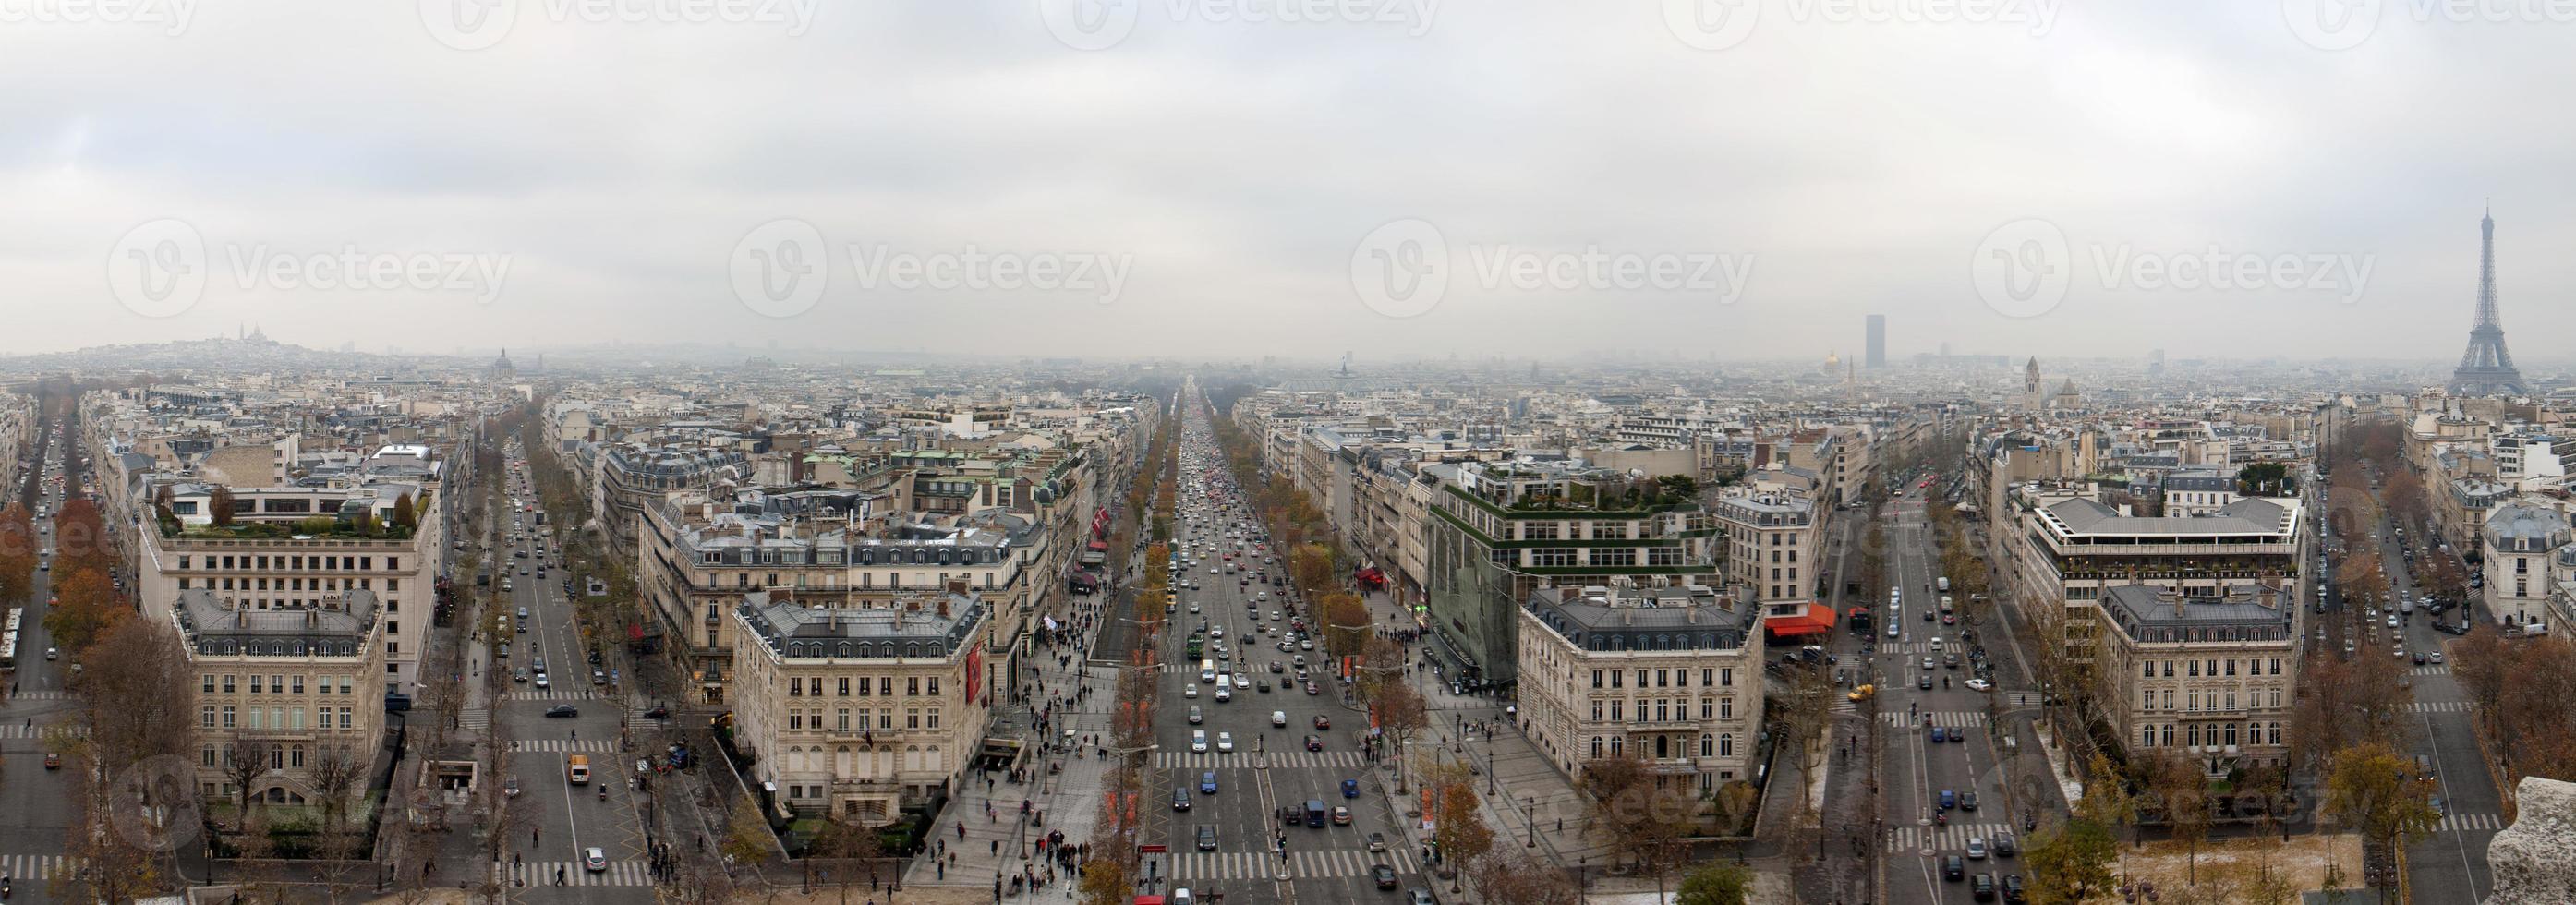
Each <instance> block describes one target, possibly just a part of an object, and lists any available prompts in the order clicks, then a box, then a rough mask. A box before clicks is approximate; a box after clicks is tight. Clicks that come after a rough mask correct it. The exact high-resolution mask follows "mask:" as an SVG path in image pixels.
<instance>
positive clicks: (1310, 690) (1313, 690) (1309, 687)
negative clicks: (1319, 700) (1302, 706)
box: [1306, 682, 1324, 694]
mask: <svg viewBox="0 0 2576 905" xmlns="http://www.w3.org/2000/svg"><path fill="white" fill-rule="evenodd" d="M1306 693H1307V694H1322V693H1324V690H1323V689H1321V688H1317V687H1315V683H1313V682H1308V683H1306Z"/></svg>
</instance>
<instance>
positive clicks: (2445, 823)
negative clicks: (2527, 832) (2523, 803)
mask: <svg viewBox="0 0 2576 905" xmlns="http://www.w3.org/2000/svg"><path fill="white" fill-rule="evenodd" d="M2501 829H2504V818H2502V817H2499V816H2497V815H2494V814H2453V815H2450V816H2448V817H2444V818H2442V819H2441V820H2439V821H2437V822H2435V823H2434V824H2433V831H2434V832H2436V833H2465V832H2470V831H2473V830H2501Z"/></svg>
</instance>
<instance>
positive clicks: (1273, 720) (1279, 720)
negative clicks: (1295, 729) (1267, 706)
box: [1270, 710, 1288, 726]
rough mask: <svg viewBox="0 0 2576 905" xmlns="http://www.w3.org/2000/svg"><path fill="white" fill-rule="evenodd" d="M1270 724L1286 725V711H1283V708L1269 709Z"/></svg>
mask: <svg viewBox="0 0 2576 905" xmlns="http://www.w3.org/2000/svg"><path fill="white" fill-rule="evenodd" d="M1270 725H1273V726H1286V725H1288V711H1285V710H1273V711H1270Z"/></svg>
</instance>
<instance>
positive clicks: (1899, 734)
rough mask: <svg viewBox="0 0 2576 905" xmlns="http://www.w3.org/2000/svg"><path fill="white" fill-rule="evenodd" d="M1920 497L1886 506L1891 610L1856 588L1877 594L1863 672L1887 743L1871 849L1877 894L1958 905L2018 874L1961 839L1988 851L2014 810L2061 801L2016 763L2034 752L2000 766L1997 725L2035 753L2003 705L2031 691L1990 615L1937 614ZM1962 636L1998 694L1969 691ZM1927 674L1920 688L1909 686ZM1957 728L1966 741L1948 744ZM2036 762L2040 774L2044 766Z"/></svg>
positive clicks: (1933, 562) (2028, 697) (2055, 806)
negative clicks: (1881, 864)
mask: <svg viewBox="0 0 2576 905" xmlns="http://www.w3.org/2000/svg"><path fill="white" fill-rule="evenodd" d="M1923 493H1924V492H1923V491H1922V490H1917V489H1910V488H1909V489H1908V490H1907V492H1906V494H1905V495H1904V496H1901V497H1898V498H1896V499H1895V500H1894V501H1893V502H1891V503H1890V504H1889V505H1888V512H1889V515H1888V516H1887V527H1886V534H1887V542H1888V545H1889V550H1888V553H1889V555H1888V557H1887V562H1888V567H1889V570H1890V579H1891V580H1892V581H1894V582H1895V584H1896V587H1897V588H1898V589H1900V596H1901V600H1900V601H1899V603H1898V604H1897V605H1896V606H1893V607H1891V606H1889V605H1888V603H1887V600H1886V597H1885V596H1884V595H1885V593H1886V590H1885V589H1883V588H1865V589H1863V590H1864V591H1867V592H1869V593H1871V594H1873V595H1878V596H1877V597H1876V599H1875V602H1874V603H1873V604H1871V608H1872V611H1873V613H1874V614H1875V615H1876V617H1877V620H1878V621H1877V622H1876V623H1875V624H1874V625H1873V626H1872V628H1871V640H1873V641H1874V642H1875V643H1876V644H1877V646H1878V648H1877V656H1875V657H1873V658H1871V664H1872V665H1871V673H1872V675H1873V677H1874V678H1876V679H1877V680H1878V682H1879V688H1880V692H1879V701H1878V712H1879V722H1878V724H1877V725H1876V726H1874V727H1872V728H1873V730H1874V731H1876V732H1878V733H1879V740H1880V743H1881V744H1882V745H1883V746H1884V748H1885V753H1884V756H1883V757H1882V758H1881V759H1880V762H1879V770H1880V772H1879V781H1880V783H1881V790H1882V791H1881V795H1882V812H1883V814H1884V819H1885V824H1884V828H1883V829H1882V830H1881V831H1880V832H1879V833H1878V834H1877V836H1878V838H1877V842H1876V843H1875V844H1876V845H1878V846H1879V848H1880V852H1881V853H1882V855H1883V856H1884V858H1885V871H1884V876H1885V879H1886V883H1887V901H1890V902H1968V901H1971V894H1970V890H1969V884H1968V882H1967V878H1969V877H1973V876H1974V875H1976V874H1978V873H1992V874H1994V875H1995V879H1996V880H1997V881H1998V882H2000V881H2001V880H2002V878H2003V877H2004V876H2005V875H2006V874H2011V873H2018V872H2020V871H2021V870H2022V866H2021V864H2020V859H2019V858H2017V857H2004V856H1999V855H1993V854H1988V855H1986V856H1985V857H1984V858H1981V859H1975V860H1971V859H1969V858H1968V855H1969V853H1970V850H1969V843H1970V842H1971V840H1975V841H1978V842H1981V843H1982V844H1983V847H1985V848H1986V849H1988V850H1989V851H1991V849H1992V847H1993V846H1994V844H1995V841H1996V839H1997V837H1999V836H2002V835H2006V834H2011V835H2014V836H2020V835H2023V832H2022V827H2021V825H2020V824H2021V819H2020V815H2021V814H2023V813H2024V812H2025V811H2033V812H2039V813H2054V812H2057V811H2059V810H2060V809H2061V808H2062V803H2061V802H2059V800H2058V796H2057V794H2056V793H2055V792H2054V791H2053V790H2050V791H2046V792H2045V793H2044V794H2042V792H2041V788H2042V787H2039V786H2037V784H2036V782H2035V781H2034V780H2031V779H2030V778H2029V777H2031V776H2033V775H2034V774H2033V773H2032V772H2031V769H2032V766H2033V765H2032V764H2030V763H2027V762H2026V761H2027V760H2028V759H2032V758H2036V757H2037V755H2035V754H2029V753H2024V754H2021V755H2019V757H2021V758H2024V759H2025V762H2020V763H2015V764H2012V765H2011V766H2012V767H2013V768H2014V769H2009V770H2008V769H2005V767H2004V763H2003V757H2002V742H2001V741H2000V739H2001V738H2002V737H2003V734H2004V733H2005V732H2011V733H2013V734H2015V735H2016V736H2017V737H2018V738H2019V739H2020V741H2019V742H2018V744H2019V745H2020V748H2021V751H2023V752H2033V751H2036V750H2037V749H2036V748H2035V747H2034V746H2035V743H2036V741H2037V739H2036V737H2034V736H2032V735H2030V734H2029V732H2028V730H2027V723H2028V721H2029V719H2030V717H2031V716H2032V715H2034V714H2035V713H2036V712H2037V711H2036V709H2035V708H2031V707H2028V706H2022V707H2015V706H2012V705H2014V704H2016V703H2020V704H2028V703H2032V699H2033V698H2035V697H2036V696H2035V695H2032V694H2030V692H2031V690H2032V689H2030V688H2028V687H2026V685H2025V684H2023V680H2022V679H2021V678H2020V676H2021V675H2022V671H2021V670H2020V668H2019V667H2018V666H2017V665H2015V664H2014V662H2013V660H2014V658H2015V656H2016V655H2015V653H2014V649H2013V648H2012V647H2011V646H2010V645H2009V644H2006V643H2004V642H2005V638H2004V632H2003V630H2002V629H2001V627H2000V626H1998V625H1996V624H1995V620H1993V619H1987V620H1985V622H1984V625H1983V627H1982V630H1980V629H1979V628H1978V627H1974V626H1970V625H1968V624H1967V620H1964V619H1962V620H1960V621H1959V622H1956V623H1949V622H1944V621H1943V620H1942V617H1941V614H1940V600H1941V594H1940V592H1939V591H1938V590H1937V579H1938V578H1939V568H1938V565H1937V563H1938V562H1939V559H1938V557H1937V555H1936V554H1935V550H1936V547H1935V545H1934V543H1933V538H1932V527H1931V523H1930V519H1929V517H1928V515H1927V513H1926V512H1925V509H1924V500H1923ZM1966 603H1967V602H1966V601H1964V600H1956V601H1954V608H1956V609H1958V610H1959V611H1960V612H1961V613H1964V611H1965V609H1966ZM1927 617H1929V618H1927ZM1890 625H1893V626H1895V627H1896V628H1897V630H1898V632H1899V637H1894V638H1891V637H1889V636H1888V635H1887V629H1888V627H1889V626H1890ZM1968 637H1974V638H1976V640H1977V641H1978V642H1982V643H1984V644H1985V645H1987V646H1986V648H1985V650H1986V653H1987V655H1988V656H1989V657H1990V658H1991V659H1992V660H1993V662H1994V663H1995V665H1996V668H1995V673H1994V674H1995V677H1996V680H1997V681H1999V682H2002V683H2004V684H2002V685H2001V686H2000V687H1998V688H1997V689H1996V690H1994V691H1975V690H1971V689H1969V688H1968V687H1967V680H1968V679H1969V678H1970V677H1972V676H1973V675H1974V672H1973V669H1974V660H1973V659H1972V658H1971V657H1970V656H1969V651H1970V650H1971V649H1973V648H1974V647H1975V645H1974V644H1970V643H1966V642H1964V641H1963V638H1968ZM1855 641H1856V639H1853V638H1852V637H1851V636H1850V635H1849V633H1843V635H1842V636H1841V640H1840V641H1839V642H1838V646H1839V647H1841V648H1843V649H1849V648H1850V647H1852V646H1853V645H1854V643H1855ZM1952 658H1955V661H1953V659H1952ZM1927 661H1928V663H1929V665H1928V666H1927V665H1926V663H1927ZM1953 662H1955V665H1952V664H1953ZM1927 676H1928V677H1930V679H1931V686H1932V687H1931V689H1930V690H1924V689H1922V688H1921V687H1919V686H1920V680H1921V679H1922V678H1924V677H1927ZM1944 680H1947V684H1946V686H1945V684H1944ZM1842 706H1843V707H1844V708H1848V707H1849V706H1850V705H1848V704H1846V705H1842ZM1926 716H1928V717H1929V720H1928V725H1927V720H1926V719H1925V717H1926ZM1934 727H1938V728H1939V729H1940V730H1941V734H1942V736H1943V737H1944V741H1941V742H1934V741H1933V740H1932V730H1933V728H1934ZM1959 734H1964V735H1965V736H1966V740H1965V741H1956V740H1951V739H1952V738H1953V737H1954V736H1955V735H1959ZM2037 769H2038V770H2039V771H2041V773H2042V774H2044V771H2045V769H2046V768H2045V767H2038V768H2037ZM2013 777H2023V779H2022V780H2020V781H2015V780H2014V779H2013ZM1945 791H1947V792H1951V793H1954V794H1955V795H1957V796H1958V798H1957V799H1956V805H1955V806H1954V807H1951V808H1948V809H1946V810H1945V809H1944V808H1942V807H1941V804H1940V797H1941V794H1942V793H1943V792H1945ZM1969 795H1974V796H1975V804H1976V808H1975V809H1973V810H1971V809H1969V808H1968V807H1967V805H1968V803H1969V800H1968V798H1967V796H1969ZM1945 818H1946V819H1945ZM1952 857H1957V858H1959V859H1960V860H1961V863H1962V867H1963V868H1964V872H1963V875H1962V879H1960V880H1949V879H1945V878H1944V876H1943V873H1942V864H1943V862H1944V861H1945V860H1947V859H1948V858H1952Z"/></svg>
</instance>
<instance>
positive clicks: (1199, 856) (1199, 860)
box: [1167, 836, 1413, 886]
mask: <svg viewBox="0 0 2576 905" xmlns="http://www.w3.org/2000/svg"><path fill="white" fill-rule="evenodd" d="M1294 840H1295V837H1293V836H1292V837H1290V842H1289V845H1288V876H1289V878H1290V879H1296V880H1307V879H1315V878H1319V877H1365V876H1368V872H1369V867H1370V866H1372V865H1378V864H1384V865H1386V866H1388V867H1392V868H1395V872H1396V873H1398V874H1409V873H1412V872H1413V855H1412V853H1410V852H1406V851H1401V850H1397V849H1390V850H1388V851H1385V852H1381V853H1376V854H1371V853H1369V852H1365V851H1360V850H1358V849H1347V848H1345V849H1324V850H1320V851H1299V850H1298V849H1297V845H1296V842H1295V841H1294ZM1168 857H1170V858H1171V867H1170V869H1169V870H1168V871H1167V873H1169V874H1170V875H1171V877H1172V881H1173V884H1172V885H1175V886H1178V885H1186V884H1189V883H1192V882H1195V881H1204V880H1268V879H1273V878H1275V877H1277V876H1279V853H1278V852H1276V851H1261V852H1175V853H1173V854H1171V855H1169V856H1168Z"/></svg>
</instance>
